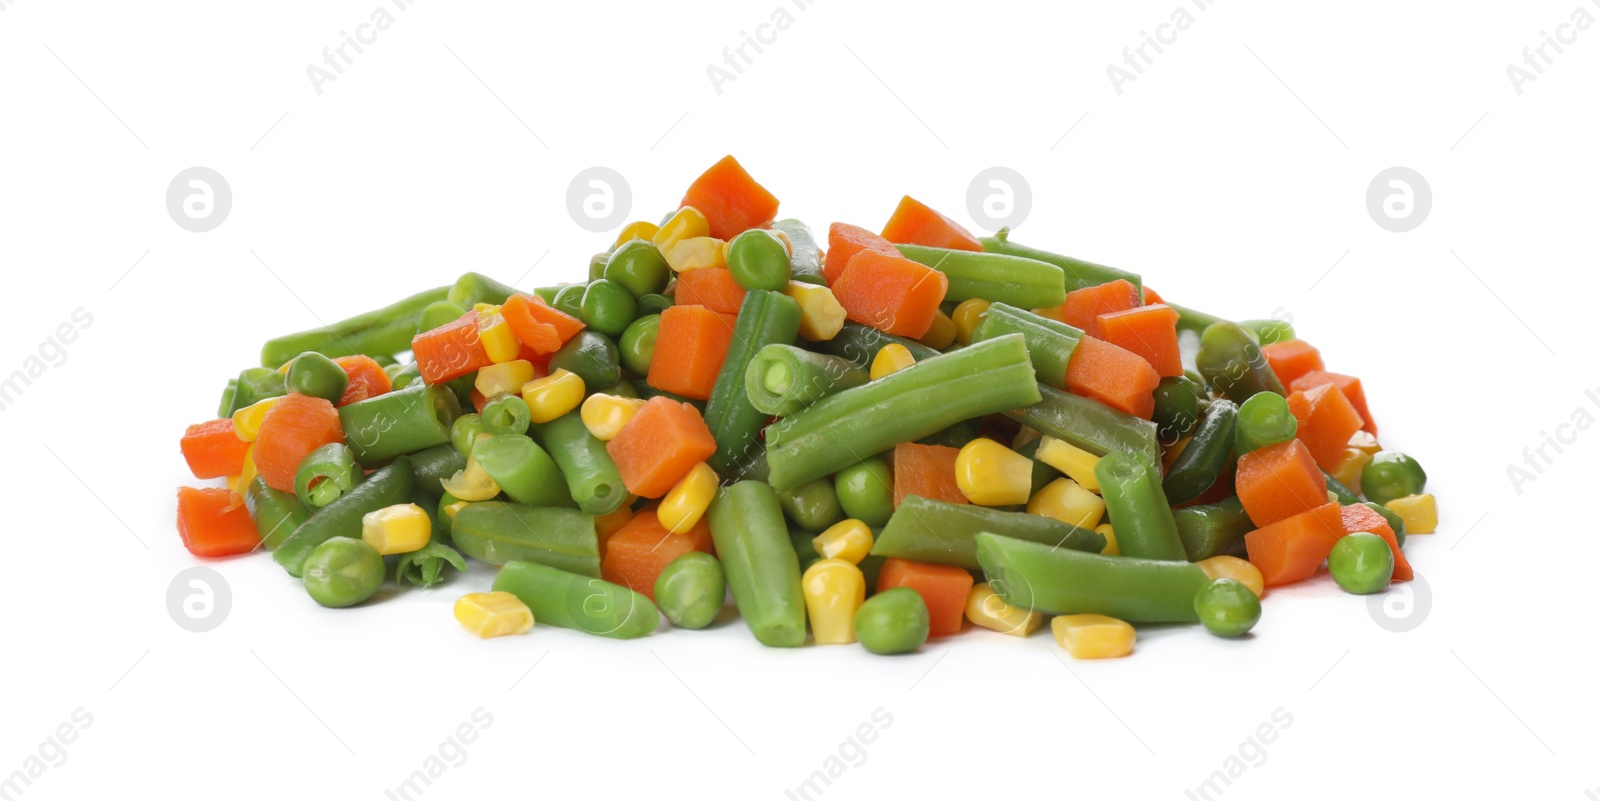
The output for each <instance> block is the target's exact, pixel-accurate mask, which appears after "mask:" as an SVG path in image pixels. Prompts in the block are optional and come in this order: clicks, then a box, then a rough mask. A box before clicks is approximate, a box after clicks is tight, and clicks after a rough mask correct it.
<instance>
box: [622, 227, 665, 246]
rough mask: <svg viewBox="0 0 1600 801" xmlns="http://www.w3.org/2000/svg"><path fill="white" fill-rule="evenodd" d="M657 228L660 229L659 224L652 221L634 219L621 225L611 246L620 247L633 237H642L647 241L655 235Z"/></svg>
mask: <svg viewBox="0 0 1600 801" xmlns="http://www.w3.org/2000/svg"><path fill="white" fill-rule="evenodd" d="M659 230H661V226H659V225H656V224H655V223H653V222H648V221H646V220H635V221H633V222H631V223H628V224H627V225H624V226H622V230H621V231H618V232H617V241H616V242H615V243H614V244H613V245H612V247H622V246H623V245H625V244H627V243H628V242H631V241H633V240H635V239H643V240H645V241H647V242H648V241H650V240H651V239H652V238H654V237H655V235H656V232H657V231H659Z"/></svg>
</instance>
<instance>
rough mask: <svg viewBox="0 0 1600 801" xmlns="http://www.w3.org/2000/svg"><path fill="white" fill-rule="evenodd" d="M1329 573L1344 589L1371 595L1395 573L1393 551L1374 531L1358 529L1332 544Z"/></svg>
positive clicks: (1379, 589) (1384, 585)
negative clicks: (1372, 532)
mask: <svg viewBox="0 0 1600 801" xmlns="http://www.w3.org/2000/svg"><path fill="white" fill-rule="evenodd" d="M1328 572H1329V573H1331V574H1333V580H1334V581H1335V582H1337V583H1338V585H1339V586H1340V587H1343V588H1344V590H1345V592H1351V593H1355V594H1357V595H1371V594H1372V593H1375V592H1382V591H1383V590H1384V588H1385V587H1388V586H1389V579H1390V578H1392V577H1393V576H1394V552H1393V551H1391V550H1389V543H1387V542H1385V541H1384V539H1383V538H1382V537H1380V536H1378V535H1376V534H1371V533H1368V532H1365V531H1358V532H1356V533H1354V534H1346V535H1345V536H1343V537H1340V538H1339V541H1338V542H1336V543H1334V546H1333V552H1332V553H1329V554H1328Z"/></svg>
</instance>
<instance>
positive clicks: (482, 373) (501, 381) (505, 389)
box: [472, 359, 538, 398]
mask: <svg viewBox="0 0 1600 801" xmlns="http://www.w3.org/2000/svg"><path fill="white" fill-rule="evenodd" d="M536 375H538V373H537V371H535V370H534V369H533V363H532V362H528V361H523V360H522V359H512V360H511V361H509V362H501V363H500V364H491V365H489V366H488V367H485V368H483V369H481V370H479V371H478V377H477V378H475V379H473V381H472V388H473V389H476V390H478V394H479V395H482V396H484V397H485V398H493V397H495V396H496V395H505V394H507V393H512V394H515V393H518V392H521V391H522V385H523V384H526V383H528V382H529V381H532V380H533V379H534V377H535V376H536Z"/></svg>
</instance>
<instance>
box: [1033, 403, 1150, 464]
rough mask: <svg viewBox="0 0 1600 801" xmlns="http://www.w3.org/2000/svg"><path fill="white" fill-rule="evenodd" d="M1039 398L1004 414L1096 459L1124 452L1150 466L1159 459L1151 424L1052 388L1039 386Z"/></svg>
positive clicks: (1101, 404)
mask: <svg viewBox="0 0 1600 801" xmlns="http://www.w3.org/2000/svg"><path fill="white" fill-rule="evenodd" d="M1039 394H1040V396H1041V397H1042V400H1041V401H1040V402H1038V403H1035V404H1033V405H1031V406H1023V407H1021V408H1017V409H1014V410H1012V411H1008V412H1006V416H1007V417H1009V418H1011V419H1013V420H1016V421H1017V422H1019V423H1022V424H1023V425H1025V426H1028V427H1030V428H1033V429H1034V430H1036V431H1038V432H1040V433H1042V434H1049V435H1050V436H1052V437H1055V438H1056V439H1059V440H1064V441H1066V442H1069V443H1071V444H1072V445H1074V446H1076V447H1079V448H1082V449H1083V450H1086V451H1088V452H1090V453H1092V454H1094V455H1096V456H1104V455H1106V454H1108V453H1110V452H1112V451H1127V452H1128V453H1134V454H1139V455H1141V456H1146V457H1149V459H1150V461H1152V462H1154V461H1158V460H1159V459H1160V458H1161V450H1160V449H1159V448H1158V447H1157V446H1156V424H1155V423H1153V422H1151V421H1149V420H1141V419H1139V418H1137V417H1134V416H1133V415H1131V414H1125V413H1123V412H1119V411H1117V410H1116V409H1113V408H1111V407H1110V406H1107V405H1105V404H1103V403H1101V402H1099V401H1097V400H1092V399H1090V398H1084V397H1080V396H1078V395H1074V394H1072V393H1070V392H1066V391H1065V390H1060V389H1056V388H1055V387H1050V386H1044V385H1040V386H1039Z"/></svg>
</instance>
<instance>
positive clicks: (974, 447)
mask: <svg viewBox="0 0 1600 801" xmlns="http://www.w3.org/2000/svg"><path fill="white" fill-rule="evenodd" d="M956 486H958V487H960V488H961V492H962V493H963V494H964V495H966V496H967V500H969V501H972V502H973V503H975V504H977V505H979V506H1009V505H1011V504H1014V503H1027V502H1028V492H1029V491H1030V490H1032V489H1033V460H1032V459H1029V458H1028V457H1026V456H1023V455H1022V454H1020V453H1017V452H1016V451H1014V450H1011V449H1010V448H1007V447H1006V446H1004V445H1001V444H1000V443H998V442H995V441H994V440H992V439H989V438H988V437H978V438H977V439H975V440H973V441H971V442H968V443H967V444H966V445H963V446H962V447H961V453H959V454H957V455H956Z"/></svg>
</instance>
